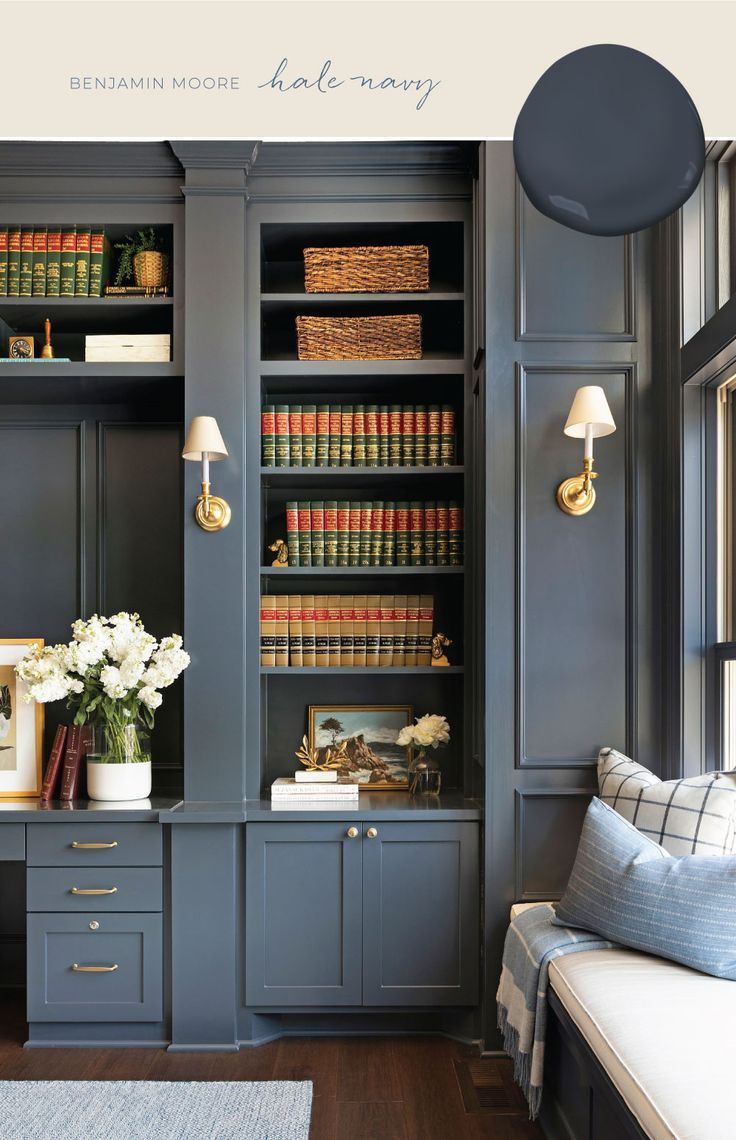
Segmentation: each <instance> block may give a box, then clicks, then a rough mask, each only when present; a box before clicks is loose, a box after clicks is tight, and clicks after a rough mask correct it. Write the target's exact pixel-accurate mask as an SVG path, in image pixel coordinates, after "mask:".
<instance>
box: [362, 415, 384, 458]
mask: <svg viewBox="0 0 736 1140" xmlns="http://www.w3.org/2000/svg"><path fill="white" fill-rule="evenodd" d="M378 426H379V425H378V404H368V406H367V407H366V409H365V463H366V467H378V466H379V464H380V462H381V453H380V448H379V435H378Z"/></svg>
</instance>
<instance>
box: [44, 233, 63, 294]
mask: <svg viewBox="0 0 736 1140" xmlns="http://www.w3.org/2000/svg"><path fill="white" fill-rule="evenodd" d="M60 290H61V226H49V232H48V238H47V241H46V296H47V297H58V296H59V293H60Z"/></svg>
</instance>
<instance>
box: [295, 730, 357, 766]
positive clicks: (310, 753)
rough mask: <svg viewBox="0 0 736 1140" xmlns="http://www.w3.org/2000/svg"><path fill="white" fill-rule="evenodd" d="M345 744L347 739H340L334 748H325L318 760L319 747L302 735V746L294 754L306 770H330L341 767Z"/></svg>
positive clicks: (343, 760) (344, 755) (343, 761)
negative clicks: (321, 757)
mask: <svg viewBox="0 0 736 1140" xmlns="http://www.w3.org/2000/svg"><path fill="white" fill-rule="evenodd" d="M347 744H348V742H347V740H341V741H340V743H339V744H336V745H335V747H334V748H326V749H325V753H324V758H323V759H322V760H320V756H319V748H317V746H316V745H311V744H310V743H309V740H308V738H307V737H306V736H303V737H302V746H301V748H300V749H298V751H297V752H295V753H294V755H295V756H296V758H297V760H298V761H299V763H300V764H303V765H304V767H305V768H306V769H307V771H308V772H332V771H334V770H335V768H342V766H343V764H344V763H345V760H346V759H347V756H346V753H345V749H346V748H347Z"/></svg>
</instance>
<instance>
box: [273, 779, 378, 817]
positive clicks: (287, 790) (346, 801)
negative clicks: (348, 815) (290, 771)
mask: <svg viewBox="0 0 736 1140" xmlns="http://www.w3.org/2000/svg"><path fill="white" fill-rule="evenodd" d="M359 790H360V785H359V784H358V782H357V780H346V779H341V780H336V781H335V782H334V783H330V784H322V783H315V784H310V783H302V782H299V783H297V781H296V780H294V779H289V778H288V777H282V778H281V779H278V780H274V782H273V783H272V784H271V804H272V806H273V807H277V808H278V809H279V811H282V810H284V809H286V810H288V809H289V808H291V807H298V808H301V809H305V808H306V809H307V810H309V808H311V809H312V810H313V811H323V810H324V809H325V808H340V809H342V808H351V807H352V808H355V807H357V806H358V794H359Z"/></svg>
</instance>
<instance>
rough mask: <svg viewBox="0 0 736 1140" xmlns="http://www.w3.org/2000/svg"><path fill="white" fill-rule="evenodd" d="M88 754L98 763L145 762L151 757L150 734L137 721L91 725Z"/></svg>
mask: <svg viewBox="0 0 736 1140" xmlns="http://www.w3.org/2000/svg"><path fill="white" fill-rule="evenodd" d="M88 756H90V758H92V759H94V760H95V761H96V762H97V763H98V764H145V763H148V762H149V761H150V759H151V734H150V732H149V730H148V729H147V728H146V727H145V725H143V724H141V723H140V722H139V721H131V722H130V723H129V724H112V723H110V722H103V723H102V724H95V725H93V726H92V747H91V748H90V750H89V753H88Z"/></svg>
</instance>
